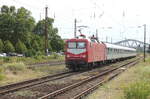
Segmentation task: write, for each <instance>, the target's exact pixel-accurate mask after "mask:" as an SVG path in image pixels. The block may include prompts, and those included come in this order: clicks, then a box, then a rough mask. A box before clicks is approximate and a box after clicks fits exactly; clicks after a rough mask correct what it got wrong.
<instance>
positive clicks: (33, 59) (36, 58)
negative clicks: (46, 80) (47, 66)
mask: <svg viewBox="0 0 150 99" xmlns="http://www.w3.org/2000/svg"><path fill="white" fill-rule="evenodd" d="M49 61H64V56H59V55H55V54H52V55H50V56H43V55H41V56H34V57H0V65H2V64H5V63H14V62H23V63H25V64H34V63H41V62H49Z"/></svg>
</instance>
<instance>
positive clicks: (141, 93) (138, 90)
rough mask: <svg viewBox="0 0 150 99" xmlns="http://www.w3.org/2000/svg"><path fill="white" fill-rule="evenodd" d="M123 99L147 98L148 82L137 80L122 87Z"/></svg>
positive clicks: (148, 94) (149, 94) (149, 87)
mask: <svg viewBox="0 0 150 99" xmlns="http://www.w3.org/2000/svg"><path fill="white" fill-rule="evenodd" d="M124 94H125V99H148V97H149V96H150V84H149V82H137V83H134V84H131V85H130V86H128V87H126V88H125V89H124Z"/></svg>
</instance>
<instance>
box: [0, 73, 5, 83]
mask: <svg viewBox="0 0 150 99" xmlns="http://www.w3.org/2000/svg"><path fill="white" fill-rule="evenodd" d="M4 78H5V75H4V74H2V73H0V81H1V80H3V79H4Z"/></svg>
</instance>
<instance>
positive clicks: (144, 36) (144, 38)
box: [143, 24, 146, 62]
mask: <svg viewBox="0 0 150 99" xmlns="http://www.w3.org/2000/svg"><path fill="white" fill-rule="evenodd" d="M143 26H144V62H145V57H146V55H145V48H146V44H145V43H146V24H144V25H143Z"/></svg>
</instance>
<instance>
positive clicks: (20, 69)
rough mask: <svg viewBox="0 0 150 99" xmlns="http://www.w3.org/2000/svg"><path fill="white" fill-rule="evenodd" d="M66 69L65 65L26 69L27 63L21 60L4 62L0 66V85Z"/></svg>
mask: <svg viewBox="0 0 150 99" xmlns="http://www.w3.org/2000/svg"><path fill="white" fill-rule="evenodd" d="M66 70H67V68H65V65H58V66H42V67H36V68H34V69H28V68H27V65H26V64H24V63H21V62H19V63H16V62H15V63H6V64H3V65H1V66H0V85H6V84H9V83H15V82H20V81H23V80H28V79H33V78H37V77H42V76H45V75H49V74H55V73H58V72H62V71H66Z"/></svg>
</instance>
